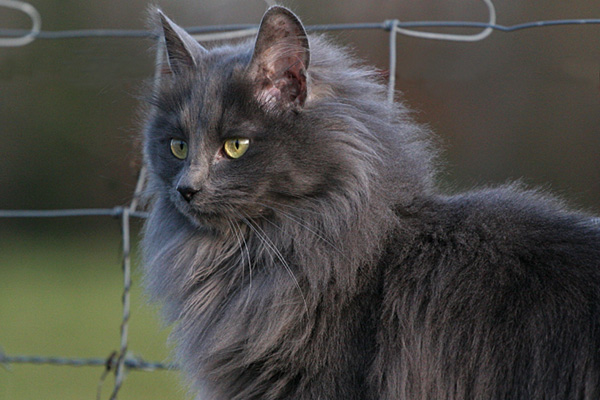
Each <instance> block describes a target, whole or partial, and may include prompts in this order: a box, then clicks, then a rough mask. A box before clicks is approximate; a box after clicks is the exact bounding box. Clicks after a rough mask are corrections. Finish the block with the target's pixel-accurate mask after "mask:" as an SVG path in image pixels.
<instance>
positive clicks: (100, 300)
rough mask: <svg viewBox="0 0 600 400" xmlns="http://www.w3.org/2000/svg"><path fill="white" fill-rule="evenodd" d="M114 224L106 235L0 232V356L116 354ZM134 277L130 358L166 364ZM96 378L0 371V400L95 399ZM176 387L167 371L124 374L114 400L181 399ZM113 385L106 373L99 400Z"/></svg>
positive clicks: (36, 369) (153, 316)
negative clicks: (134, 357) (117, 396)
mask: <svg viewBox="0 0 600 400" xmlns="http://www.w3.org/2000/svg"><path fill="white" fill-rule="evenodd" d="M0 222H1V221H0ZM113 225H114V226H112V228H114V229H110V230H109V233H98V232H95V230H94V229H84V228H75V229H73V230H72V231H71V232H69V233H67V234H62V233H56V232H54V231H52V230H50V229H42V230H41V231H35V233H31V231H23V232H19V231H18V230H16V231H11V232H10V233H8V232H7V231H6V230H2V231H0V349H1V350H2V351H4V352H5V353H6V354H8V355H41V356H61V357H73V358H107V357H108V356H109V354H110V353H111V352H112V351H114V350H118V348H119V343H120V323H121V315H122V309H121V292H122V287H123V283H122V279H123V278H122V273H121V261H120V244H121V238H120V233H119V227H118V225H117V224H116V223H115V224H113ZM46 228H47V227H46ZM90 232H92V233H90ZM133 239H134V242H135V237H133ZM134 265H137V263H134ZM135 269H137V268H135ZM139 277H140V275H139V271H136V272H135V273H134V275H133V279H134V287H133V289H132V298H131V322H130V328H129V351H130V352H131V353H132V354H133V355H135V356H140V357H143V358H144V359H145V360H148V361H165V360H166V361H168V350H167V348H166V344H165V343H166V337H167V335H168V332H167V331H166V330H165V329H162V328H161V326H160V323H159V321H158V313H157V310H156V309H155V308H153V307H151V306H148V305H147V304H146V302H145V299H144V296H143V294H142V291H141V289H140V287H139V281H140V279H139ZM103 371H104V368H103V367H76V368H75V367H68V366H46V365H41V366H40V365H27V364H14V365H11V366H7V367H6V368H2V367H1V366H0V399H2V400H4V399H7V400H8V399H10V400H20V399H46V400H53V399H57V400H58V399H60V400H65V399H66V400H68V399H95V398H96V390H97V387H98V383H99V380H100V376H101V375H102V373H103ZM180 382H181V379H180V375H179V373H178V372H174V371H157V372H144V371H129V373H128V375H127V377H126V379H125V382H124V385H123V387H122V389H121V391H120V392H119V399H120V400H127V399H166V398H168V399H185V398H187V396H186V394H185V393H186V392H185V389H184V386H183V385H182V384H181V383H180ZM113 383H114V378H113V375H112V374H111V375H110V377H109V378H107V379H106V381H105V383H104V385H103V386H102V397H101V398H102V399H108V398H109V397H110V394H111V392H112V389H113Z"/></svg>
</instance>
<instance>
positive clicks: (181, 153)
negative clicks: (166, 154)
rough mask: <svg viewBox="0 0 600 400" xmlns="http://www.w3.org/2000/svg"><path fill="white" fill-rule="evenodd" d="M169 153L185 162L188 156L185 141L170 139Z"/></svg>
mask: <svg viewBox="0 0 600 400" xmlns="http://www.w3.org/2000/svg"><path fill="white" fill-rule="evenodd" d="M171 153H173V155H174V156H175V157H177V158H179V159H180V160H185V159H186V158H187V155H188V145H187V143H186V141H185V140H181V139H171Z"/></svg>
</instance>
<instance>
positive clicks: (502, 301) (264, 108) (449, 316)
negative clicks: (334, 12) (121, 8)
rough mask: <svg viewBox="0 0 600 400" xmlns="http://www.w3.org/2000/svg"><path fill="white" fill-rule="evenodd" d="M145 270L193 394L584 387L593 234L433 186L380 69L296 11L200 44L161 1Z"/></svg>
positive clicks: (433, 165)
mask: <svg viewBox="0 0 600 400" xmlns="http://www.w3.org/2000/svg"><path fill="white" fill-rule="evenodd" d="M156 15H157V17H156V20H157V25H158V27H159V28H162V30H161V35H162V37H163V38H164V43H165V46H166V55H167V56H166V64H165V65H164V66H163V67H161V66H159V68H162V69H163V72H164V74H163V76H162V78H161V83H160V85H159V87H157V88H155V90H153V91H152V94H151V95H150V96H149V100H148V101H149V103H150V105H149V106H148V111H147V115H146V124H145V126H144V139H143V141H144V144H143V146H144V162H145V164H146V166H147V168H148V171H149V179H148V188H147V190H148V193H149V199H150V200H149V201H150V204H149V218H148V219H147V221H146V224H145V228H144V233H143V235H144V237H143V240H142V242H143V258H144V276H145V278H144V282H145V286H146V288H147V290H148V292H149V293H150V295H151V298H152V299H153V300H155V301H158V302H160V303H162V304H163V314H164V316H165V320H166V321H167V323H170V324H173V326H174V328H173V332H172V339H173V341H174V343H175V344H176V349H175V357H176V360H177V362H178V364H179V365H180V366H181V368H182V369H183V371H184V372H185V374H186V375H187V377H188V378H189V382H190V386H191V387H192V390H194V392H195V393H196V395H197V396H198V399H214V400H222V399H227V400H232V399H239V400H241V399H244V400H248V399H303V400H308V399H344V400H353V399H357V400H358V399H361V400H365V399H366V400H369V399H372V400H375V399H407V400H408V399H410V400H414V399H527V400H531V399H598V398H600V229H599V228H598V226H596V225H594V222H593V220H592V218H591V217H590V216H588V215H585V214H583V213H580V212H576V211H571V210H569V209H567V208H566V207H565V206H564V205H562V204H561V202H560V201H558V200H555V199H553V198H552V197H550V196H548V195H546V194H544V193H541V192H539V191H535V190H530V189H526V188H523V187H521V186H520V185H518V184H509V185H504V186H501V187H496V188H484V189H478V190H473V191H469V192H465V193H460V194H453V195H449V194H444V193H443V192H442V191H441V190H440V189H438V187H437V185H436V170H437V164H438V162H437V160H438V155H437V153H438V150H437V146H436V145H435V144H434V143H435V140H434V139H433V137H432V134H431V133H430V132H429V131H428V129H426V128H424V127H422V126H420V125H419V124H417V123H415V122H414V121H413V119H412V118H411V113H410V111H409V110H408V108H407V107H406V106H405V105H403V104H401V103H396V104H390V103H388V102H387V101H386V88H385V85H384V83H383V82H381V74H378V73H377V71H376V70H375V69H373V68H368V67H364V66H361V64H360V63H359V62H358V61H357V60H355V59H354V58H353V57H352V56H350V55H349V53H348V51H347V50H345V49H343V48H340V47H337V46H335V45H333V44H331V43H330V42H328V40H327V39H326V38H324V37H322V36H319V35H311V36H307V34H306V32H305V29H304V27H303V25H302V23H301V22H300V20H299V19H298V17H296V16H295V15H294V14H293V13H292V12H291V11H289V10H288V9H287V8H284V7H281V6H273V7H271V8H269V9H268V10H267V12H266V13H265V15H264V16H263V19H262V21H261V23H260V27H259V31H258V33H257V36H256V38H255V39H254V40H252V41H250V42H244V43H241V44H240V43H238V44H230V45H224V46H220V47H215V48H212V49H206V48H204V47H202V46H201V45H200V44H198V43H197V42H196V41H195V40H194V39H193V38H192V37H191V36H189V35H188V34H187V33H186V32H185V31H184V30H183V29H182V28H180V27H179V26H177V25H176V24H175V23H174V22H172V21H171V20H170V19H168V17H166V16H165V15H164V14H163V13H162V12H160V11H158V10H157V11H156Z"/></svg>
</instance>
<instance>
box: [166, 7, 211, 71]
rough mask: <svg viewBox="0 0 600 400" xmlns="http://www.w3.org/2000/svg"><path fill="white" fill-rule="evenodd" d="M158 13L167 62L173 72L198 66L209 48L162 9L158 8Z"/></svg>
mask: <svg viewBox="0 0 600 400" xmlns="http://www.w3.org/2000/svg"><path fill="white" fill-rule="evenodd" d="M157 14H158V16H159V18H160V24H161V26H162V30H163V38H164V41H165V47H166V49H167V62H168V63H169V69H170V70H171V72H173V73H174V74H178V73H181V72H182V71H184V70H186V69H192V68H194V67H196V66H197V63H198V60H200V58H201V57H202V55H203V54H204V53H206V52H207V50H206V49H205V48H204V47H202V46H201V45H200V44H199V43H198V42H197V41H196V40H195V39H194V38H193V37H191V36H190V35H189V34H188V33H187V32H186V31H185V30H184V29H183V28H181V27H179V26H178V25H177V24H175V23H174V22H173V21H171V20H170V19H169V17H167V16H166V15H165V14H163V13H162V11H160V10H157Z"/></svg>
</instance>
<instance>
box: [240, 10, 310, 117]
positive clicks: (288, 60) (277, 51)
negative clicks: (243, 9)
mask: <svg viewBox="0 0 600 400" xmlns="http://www.w3.org/2000/svg"><path fill="white" fill-rule="evenodd" d="M309 60H310V51H309V46H308V38H307V36H306V31H305V30H304V27H303V26H302V23H301V22H300V20H299V19H298V17H296V15H294V13H292V12H291V11H290V10H288V9H287V8H285V7H281V6H273V7H271V8H269V9H268V10H267V12H266V13H265V15H264V16H263V18H262V21H261V23H260V28H259V30H258V35H257V37H256V43H255V45H254V53H253V54H252V60H251V61H250V64H249V65H248V69H247V73H248V74H249V76H250V79H251V80H252V83H253V86H254V95H255V97H256V99H257V100H258V101H259V102H260V103H261V104H263V105H265V106H266V107H268V108H272V107H279V108H283V109H289V108H296V109H297V108H301V107H302V106H303V105H304V102H305V100H306V97H307V94H308V85H307V69H308V63H309Z"/></svg>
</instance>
